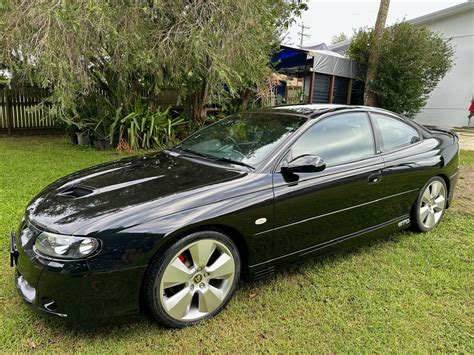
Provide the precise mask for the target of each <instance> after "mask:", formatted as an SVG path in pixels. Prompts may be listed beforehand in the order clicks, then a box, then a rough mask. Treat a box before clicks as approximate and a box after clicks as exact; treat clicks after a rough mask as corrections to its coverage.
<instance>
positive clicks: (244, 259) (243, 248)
mask: <svg viewBox="0 0 474 355" xmlns="http://www.w3.org/2000/svg"><path fill="white" fill-rule="evenodd" d="M204 231H215V232H219V233H222V234H225V235H226V236H228V237H229V238H230V239H231V240H232V241H233V242H234V243H235V245H236V246H237V250H238V252H239V256H240V260H241V268H242V270H241V278H243V279H247V277H248V250H249V249H248V245H247V242H246V241H245V238H244V236H243V234H242V233H241V232H239V231H238V230H237V229H236V228H233V227H231V226H227V225H222V224H206V225H199V226H195V227H192V228H189V229H185V230H181V231H176V232H174V233H172V234H171V235H169V236H168V237H166V238H165V241H164V242H163V243H162V244H161V245H160V246H159V247H158V248H157V250H156V251H155V252H154V253H153V256H152V257H151V258H150V262H149V263H148V266H147V268H146V270H145V272H144V274H143V277H142V281H141V285H140V300H139V309H140V311H141V310H143V309H146V302H145V297H144V296H145V295H144V288H145V279H146V275H147V273H148V270H149V267H150V264H151V260H153V259H154V258H155V257H156V256H157V255H158V254H159V253H161V252H162V251H163V250H165V249H166V248H168V247H169V246H170V245H171V244H173V243H174V242H176V241H177V240H178V239H180V238H182V237H184V236H186V235H188V234H192V233H196V232H204Z"/></svg>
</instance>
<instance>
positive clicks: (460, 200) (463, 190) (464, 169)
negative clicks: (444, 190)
mask: <svg viewBox="0 0 474 355" xmlns="http://www.w3.org/2000/svg"><path fill="white" fill-rule="evenodd" d="M459 170H460V175H459V180H458V184H457V186H456V189H455V190H454V199H453V204H452V206H451V207H452V209H453V210H455V211H457V212H461V213H466V214H474V167H472V166H461V167H460V169H459Z"/></svg>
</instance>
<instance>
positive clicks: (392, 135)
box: [371, 113, 420, 151]
mask: <svg viewBox="0 0 474 355" xmlns="http://www.w3.org/2000/svg"><path fill="white" fill-rule="evenodd" d="M371 116H372V117H374V119H375V121H376V122H377V126H378V127H379V130H380V135H381V137H382V142H381V148H382V151H387V150H392V149H397V148H403V147H406V146H408V145H410V144H413V143H416V142H418V141H419V140H420V135H419V133H418V131H417V130H416V129H414V128H413V127H411V126H409V125H407V124H406V123H403V122H402V121H399V120H397V119H395V118H392V117H388V116H385V115H380V114H377V113H376V114H371Z"/></svg>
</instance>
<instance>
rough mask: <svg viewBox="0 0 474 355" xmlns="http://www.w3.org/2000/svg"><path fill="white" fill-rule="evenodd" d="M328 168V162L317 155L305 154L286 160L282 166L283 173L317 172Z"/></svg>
mask: <svg viewBox="0 0 474 355" xmlns="http://www.w3.org/2000/svg"><path fill="white" fill-rule="evenodd" d="M324 169H326V163H325V161H324V160H323V159H322V158H321V157H318V156H317V155H312V154H305V155H300V156H299V157H296V158H295V159H293V160H292V161H290V162H286V163H284V164H283V166H282V167H281V172H282V173H283V174H285V173H286V174H292V173H317V172H319V171H323V170H324Z"/></svg>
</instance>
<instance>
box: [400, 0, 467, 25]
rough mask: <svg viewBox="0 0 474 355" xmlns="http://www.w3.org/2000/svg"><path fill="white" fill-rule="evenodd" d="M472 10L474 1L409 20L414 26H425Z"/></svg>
mask: <svg viewBox="0 0 474 355" xmlns="http://www.w3.org/2000/svg"><path fill="white" fill-rule="evenodd" d="M470 9H474V1H473V0H468V1H466V2H463V3H461V4H458V5H454V6H451V7H448V8H446V9H441V10H439V11H435V12H432V13H430V14H426V15H423V16H420V17H416V18H414V19H411V20H408V22H409V23H411V24H412V25H425V24H427V23H430V22H433V21H436V20H439V19H442V18H445V17H448V16H452V15H456V14H459V13H461V12H464V11H468V10H470Z"/></svg>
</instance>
